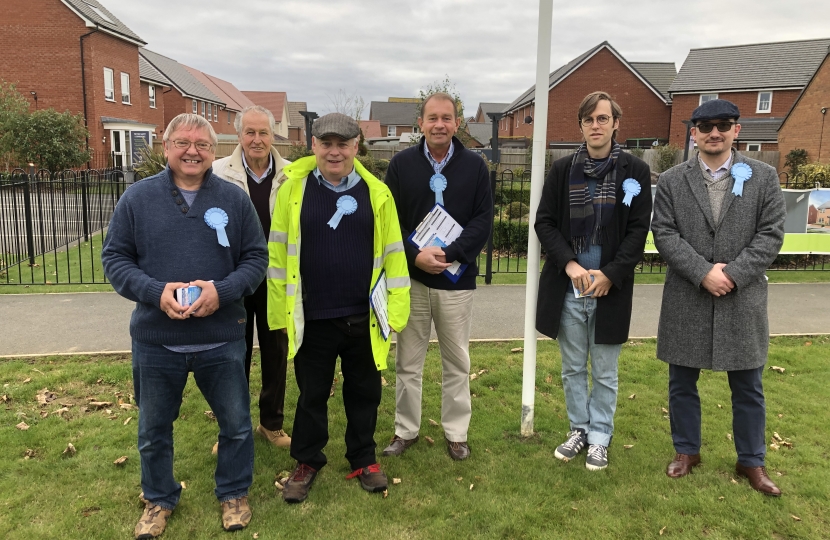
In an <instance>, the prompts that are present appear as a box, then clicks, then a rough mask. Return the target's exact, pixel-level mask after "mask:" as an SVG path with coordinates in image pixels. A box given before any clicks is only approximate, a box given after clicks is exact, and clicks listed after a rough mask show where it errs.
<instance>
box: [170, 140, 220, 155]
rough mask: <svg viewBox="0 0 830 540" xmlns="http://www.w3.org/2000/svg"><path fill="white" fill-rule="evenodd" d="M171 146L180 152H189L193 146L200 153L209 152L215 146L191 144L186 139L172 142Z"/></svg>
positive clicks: (202, 143)
mask: <svg viewBox="0 0 830 540" xmlns="http://www.w3.org/2000/svg"><path fill="white" fill-rule="evenodd" d="M170 144H172V145H173V146H174V147H175V148H178V149H179V150H187V149H188V148H190V145H191V144H192V145H193V146H195V147H196V150H199V151H200V152H207V151H209V150H210V149H211V148H213V145H212V144H210V143H208V142H204V141H199V142H191V141H186V140H184V139H176V140H175V141H170Z"/></svg>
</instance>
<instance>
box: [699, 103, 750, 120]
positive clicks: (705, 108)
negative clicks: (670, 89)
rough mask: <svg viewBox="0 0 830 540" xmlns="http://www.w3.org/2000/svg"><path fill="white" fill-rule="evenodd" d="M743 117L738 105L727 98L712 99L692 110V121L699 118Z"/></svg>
mask: <svg viewBox="0 0 830 540" xmlns="http://www.w3.org/2000/svg"><path fill="white" fill-rule="evenodd" d="M740 117H741V111H739V110H738V106H737V105H735V104H734V103H732V102H731V101H726V100H725V99H712V100H709V101H707V102H706V103H704V104H703V105H701V106H700V107H698V108H697V109H695V110H694V111H693V112H692V122H697V121H698V120H720V119H728V118H735V119H738V118H740Z"/></svg>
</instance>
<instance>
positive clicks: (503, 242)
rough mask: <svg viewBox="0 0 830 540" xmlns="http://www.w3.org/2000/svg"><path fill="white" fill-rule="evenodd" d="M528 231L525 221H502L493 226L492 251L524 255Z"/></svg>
mask: <svg viewBox="0 0 830 540" xmlns="http://www.w3.org/2000/svg"><path fill="white" fill-rule="evenodd" d="M528 234H529V229H528V223H527V221H526V220H522V221H518V220H510V221H508V220H502V221H496V222H495V223H494V224H493V249H494V250H497V251H507V252H509V253H516V254H518V253H525V252H526V251H527V239H528Z"/></svg>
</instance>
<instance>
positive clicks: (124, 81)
mask: <svg viewBox="0 0 830 540" xmlns="http://www.w3.org/2000/svg"><path fill="white" fill-rule="evenodd" d="M121 103H124V104H127V105H129V104H130V74H129V73H121Z"/></svg>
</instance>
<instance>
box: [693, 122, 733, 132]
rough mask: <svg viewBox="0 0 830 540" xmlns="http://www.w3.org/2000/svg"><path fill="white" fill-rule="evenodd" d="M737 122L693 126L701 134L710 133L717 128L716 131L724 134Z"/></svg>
mask: <svg viewBox="0 0 830 540" xmlns="http://www.w3.org/2000/svg"><path fill="white" fill-rule="evenodd" d="M736 123H737V122H701V123H699V124H697V125H695V128H697V130H698V131H700V132H701V133H711V131H712V129H713V128H714V127H716V126H717V128H718V131H720V132H721V133H726V132H727V131H729V130H730V129H732V126H734V125H735V124H736Z"/></svg>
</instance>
